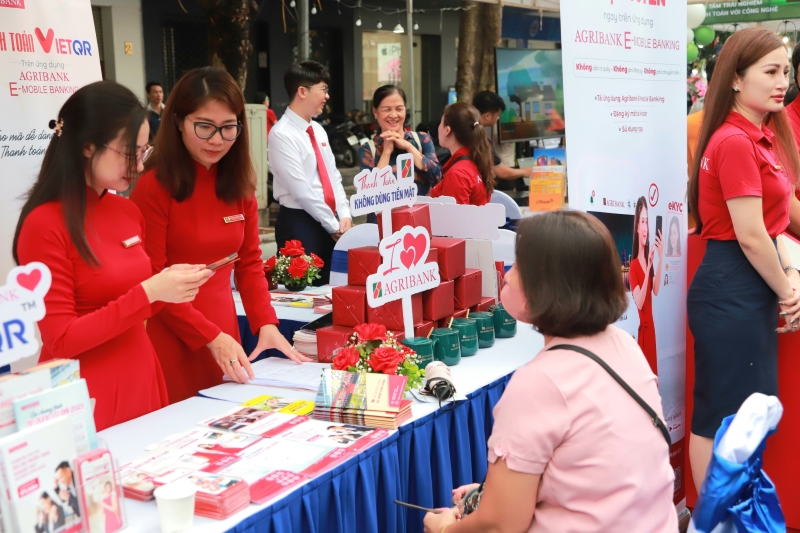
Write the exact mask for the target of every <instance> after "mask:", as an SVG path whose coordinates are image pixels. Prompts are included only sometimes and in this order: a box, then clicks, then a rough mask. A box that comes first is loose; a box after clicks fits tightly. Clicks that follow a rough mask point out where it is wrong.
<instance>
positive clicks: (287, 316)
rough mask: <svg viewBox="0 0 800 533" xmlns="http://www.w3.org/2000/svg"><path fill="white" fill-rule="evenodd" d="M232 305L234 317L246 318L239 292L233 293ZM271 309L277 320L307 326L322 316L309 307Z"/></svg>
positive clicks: (274, 306)
mask: <svg viewBox="0 0 800 533" xmlns="http://www.w3.org/2000/svg"><path fill="white" fill-rule="evenodd" d="M233 303H234V304H236V315H237V316H246V315H245V313H244V305H242V295H241V294H239V291H233ZM272 307H273V309H275V314H276V315H278V320H293V321H295V322H302V323H303V324H308V323H309V322H313V321H315V320H316V319H318V318H320V317H321V316H323V315H320V314H318V313H315V312H314V309H313V308H311V307H288V306H285V305H273V306H272Z"/></svg>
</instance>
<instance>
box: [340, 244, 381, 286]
mask: <svg viewBox="0 0 800 533" xmlns="http://www.w3.org/2000/svg"><path fill="white" fill-rule="evenodd" d="M380 266H381V253H380V251H379V250H378V247H377V246H362V247H360V248H350V249H349V250H348V251H347V283H348V284H349V285H366V284H367V276H369V275H371V274H376V273H377V272H378V267H380Z"/></svg>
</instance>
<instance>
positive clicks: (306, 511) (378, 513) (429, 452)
mask: <svg viewBox="0 0 800 533" xmlns="http://www.w3.org/2000/svg"><path fill="white" fill-rule="evenodd" d="M510 378H511V375H508V376H505V377H503V378H501V379H499V380H497V381H495V382H493V383H490V384H489V385H487V386H485V387H483V388H481V389H478V390H477V391H475V392H473V393H472V394H469V395H468V397H467V398H468V399H467V401H464V402H459V403H458V404H456V406H455V408H453V409H447V410H445V409H439V410H437V411H436V412H434V413H432V414H430V415H428V416H426V417H424V418H420V419H419V420H417V421H415V422H414V423H412V424H408V425H406V426H403V427H401V428H400V430H399V431H398V432H397V433H395V434H393V435H392V436H391V437H389V438H388V439H386V440H384V441H382V442H380V443H378V444H376V445H375V446H373V447H371V448H369V449H367V450H365V451H364V452H362V453H361V454H359V455H358V456H356V457H354V458H352V459H350V460H349V461H347V462H346V463H344V464H342V465H341V466H339V467H337V468H335V469H333V470H331V471H330V472H327V473H325V474H323V475H322V476H320V477H318V478H315V479H314V480H313V481H311V482H310V483H309V484H307V485H305V486H303V487H302V488H301V489H299V490H297V491H295V492H293V493H291V494H289V495H287V496H286V497H285V498H283V499H282V500H280V501H278V502H277V503H275V504H274V505H272V506H270V507H267V508H265V509H263V510H262V511H260V512H258V513H256V514H254V515H252V516H250V517H248V518H247V519H245V520H243V521H242V522H240V523H239V524H238V525H237V526H236V527H234V528H232V529H230V530H229V531H231V532H236V533H256V532H257V533H292V532H294V533H297V532H308V533H323V532H324V533H338V532H341V533H345V532H346V533H353V532H362V531H363V532H365V533H375V532H381V533H405V532H406V531H409V532H421V531H422V517H423V516H424V513H422V512H421V511H415V510H410V509H405V508H401V507H399V506H398V505H396V504H395V503H394V500H395V499H398V500H401V501H405V502H409V503H415V504H417V505H421V506H423V507H450V506H451V500H452V493H451V490H452V489H453V488H455V487H458V486H461V485H465V484H467V483H472V482H480V481H481V480H482V479H483V478H484V476H485V475H486V469H487V460H486V456H487V449H486V441H487V439H488V438H489V435H490V434H491V430H492V424H493V423H494V420H493V418H492V410H493V409H494V406H495V404H496V403H497V401H498V400H499V399H500V396H501V395H502V394H503V391H504V390H505V387H506V384H507V383H508V380H509V379H510Z"/></svg>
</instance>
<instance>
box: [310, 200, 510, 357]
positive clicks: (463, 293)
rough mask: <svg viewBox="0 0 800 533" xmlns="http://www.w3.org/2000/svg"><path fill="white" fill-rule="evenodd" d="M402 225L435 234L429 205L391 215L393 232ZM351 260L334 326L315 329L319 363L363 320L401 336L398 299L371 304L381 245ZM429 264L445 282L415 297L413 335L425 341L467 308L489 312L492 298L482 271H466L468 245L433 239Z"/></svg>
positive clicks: (336, 293)
mask: <svg viewBox="0 0 800 533" xmlns="http://www.w3.org/2000/svg"><path fill="white" fill-rule="evenodd" d="M381 222H382V221H381V215H380V214H379V215H378V228H379V233H380V238H381V239H382V238H383V225H382V223H381ZM403 226H412V227H420V226H421V227H424V228H425V229H427V230H428V234H430V233H431V217H430V211H429V210H428V205H427V204H419V205H414V206H412V207H406V208H399V209H395V210H393V211H392V229H393V231H397V230H399V229H400V228H402V227H403ZM347 255H348V257H347V282H348V284H347V285H344V286H341V287H334V288H333V295H332V300H333V326H328V327H324V328H320V329H318V330H317V352H318V354H319V361H320V362H329V361H330V360H331V356H332V355H333V351H334V350H336V349H337V348H341V347H342V346H344V344H345V343H347V341H348V340H349V339H350V337H351V336H352V334H353V332H354V328H355V326H357V325H359V324H363V323H365V322H375V323H379V324H383V325H385V326H386V328H387V329H389V330H391V331H393V332H394V334H395V336H396V337H397V338H399V339H402V338H403V337H404V335H403V306H402V302H401V301H400V300H396V301H394V302H390V303H388V304H385V305H383V306H381V307H377V308H374V309H373V308H371V307H369V306H368V305H367V290H368V289H367V287H366V283H367V276H369V275H371V274H375V273H377V272H378V267H380V265H381V263H382V260H381V255H380V252H379V251H378V247H377V246H365V247H362V248H351V249H350V250H349V251H348V254H347ZM426 263H438V265H439V276H440V278H441V282H440V283H439V286H438V287H436V288H435V289H431V290H428V291H425V292H423V293H419V294H415V295H414V296H412V298H411V302H412V309H413V316H414V335H415V336H417V337H426V336H427V335H428V333H429V332H430V331H431V329H433V328H436V327H446V326H447V324H448V323H449V322H450V319H451V318H453V317H463V316H466V314H467V309H470V310H471V311H487V310H488V309H489V306H491V305H494V303H495V299H494V298H483V297H482V296H481V289H482V287H483V278H482V272H481V271H480V270H479V269H472V268H466V241H464V239H449V238H445V237H431V247H430V252H429V253H428V257H427V259H426Z"/></svg>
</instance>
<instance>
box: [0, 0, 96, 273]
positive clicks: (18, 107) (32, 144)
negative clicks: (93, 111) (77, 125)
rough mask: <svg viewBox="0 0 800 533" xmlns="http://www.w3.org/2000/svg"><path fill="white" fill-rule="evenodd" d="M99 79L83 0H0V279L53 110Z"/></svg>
mask: <svg viewBox="0 0 800 533" xmlns="http://www.w3.org/2000/svg"><path fill="white" fill-rule="evenodd" d="M100 79H101V74H100V58H99V56H98V48H97V38H96V34H95V29H94V21H93V19H92V7H91V4H90V0H0V110H2V112H0V279H2V278H4V277H5V275H6V273H7V272H8V271H9V270H11V268H12V267H13V261H12V258H11V244H12V241H13V238H14V229H15V228H16V225H17V219H18V217H19V211H20V208H21V207H22V202H23V199H22V196H23V195H24V194H25V193H26V192H27V191H28V189H30V187H31V185H32V184H33V182H34V181H35V179H36V176H37V174H38V173H39V168H40V167H41V164H42V157H43V156H44V152H45V150H46V149H47V145H48V143H49V142H50V137H51V136H52V133H53V132H52V130H50V129H49V128H48V123H49V122H50V120H51V119H55V118H56V115H57V114H58V110H59V109H60V108H61V106H62V105H63V104H64V102H65V101H66V100H67V98H69V96H70V95H71V94H72V93H74V92H75V91H77V90H78V89H79V88H80V87H82V86H84V85H86V84H88V83H91V82H94V81H98V80H100Z"/></svg>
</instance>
